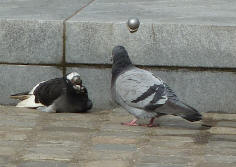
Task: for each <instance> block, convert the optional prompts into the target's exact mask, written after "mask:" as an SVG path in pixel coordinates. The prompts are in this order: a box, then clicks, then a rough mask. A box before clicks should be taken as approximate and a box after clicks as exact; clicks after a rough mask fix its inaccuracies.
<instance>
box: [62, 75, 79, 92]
mask: <svg viewBox="0 0 236 167" xmlns="http://www.w3.org/2000/svg"><path fill="white" fill-rule="evenodd" d="M65 78H66V81H67V83H68V84H69V85H71V86H72V87H73V89H74V90H76V91H78V92H79V91H81V90H82V89H83V86H82V80H81V78H80V75H79V73H77V72H72V73H69V74H67V75H66V77H65Z"/></svg>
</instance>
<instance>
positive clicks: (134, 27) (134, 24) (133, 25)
mask: <svg viewBox="0 0 236 167" xmlns="http://www.w3.org/2000/svg"><path fill="white" fill-rule="evenodd" d="M139 25H140V22H139V19H138V18H129V20H128V22H127V26H128V29H129V31H130V32H131V33H134V32H136V31H138V28H139Z"/></svg>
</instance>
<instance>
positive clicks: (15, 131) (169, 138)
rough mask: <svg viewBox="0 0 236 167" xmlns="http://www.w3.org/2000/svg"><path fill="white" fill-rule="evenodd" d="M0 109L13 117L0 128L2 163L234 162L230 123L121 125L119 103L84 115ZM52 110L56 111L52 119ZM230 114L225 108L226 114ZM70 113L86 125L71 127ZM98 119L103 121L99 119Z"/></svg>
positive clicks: (163, 166)
mask: <svg viewBox="0 0 236 167" xmlns="http://www.w3.org/2000/svg"><path fill="white" fill-rule="evenodd" d="M0 111H1V112H0V117H1V118H2V120H4V119H6V120H7V119H9V118H11V119H12V118H14V121H12V126H5V127H1V128H0V139H1V140H0V148H1V151H0V166H3V167H5V166H6V167H8V166H26V167H27V166H36V167H37V166H59V167H64V166H71V167H73V166H78V167H80V166H81V167H84V166H104V167H107V166H111V165H112V166H118V167H119V166H122V167H123V166H127V167H130V166H135V167H136V166H137V167H140V166H147V167H154V166H155V167H156V166H157V167H158V166H160V167H172V166H173V167H179V166H184V167H185V166H186V167H189V166H196V167H199V166H201V165H205V166H207V167H208V166H209V167H210V166H211V165H213V166H214V165H215V164H226V165H225V166H226V167H234V166H235V163H236V161H235V156H236V152H235V150H236V149H235V142H236V140H235V136H236V135H234V129H235V128H234V127H218V126H217V127H216V126H214V125H213V127H212V128H210V129H208V130H195V129H187V128H186V127H185V128H184V127H182V126H179V127H176V128H174V127H172V128H170V127H168V126H163V127H157V128H148V127H129V126H121V125H120V124H118V123H117V122H116V121H115V118H117V119H118V120H119V121H120V120H121V119H124V117H125V115H128V113H126V112H124V113H123V110H122V109H120V108H117V109H115V110H114V111H115V112H111V111H100V112H91V113H89V114H87V115H86V117H87V118H84V117H83V116H82V117H79V116H77V117H75V118H72V115H73V114H72V115H70V114H62V115H60V114H50V113H43V112H38V111H35V110H32V109H28V110H24V109H23V108H15V107H6V106H5V107H0ZM26 111H27V112H26ZM24 114H25V116H24ZM211 114H212V115H215V114H214V113H208V116H209V117H212V116H211ZM56 115H60V116H59V117H58V119H55V116H56ZM67 115H68V118H66V117H67ZM218 115H220V114H218ZM222 115H223V116H222V118H223V120H222V121H221V120H220V119H219V120H218V121H217V122H218V124H221V122H223V125H224V123H225V122H228V121H225V120H226V119H225V118H227V116H226V114H222ZM232 115H233V114H228V116H229V117H231V116H232ZM63 117H65V118H64V119H63ZM94 117H97V120H98V121H97V122H95V123H93V124H91V123H90V122H89V121H88V120H93V119H94ZM218 117H220V116H218ZM23 119H25V121H29V120H32V119H34V120H35V121H36V124H35V126H33V127H32V126H31V125H30V124H26V125H25V127H15V126H14V123H15V124H16V125H18V122H20V121H22V120H23ZM75 119H77V121H78V122H80V121H81V122H83V123H85V122H86V121H88V122H87V124H89V126H88V127H89V128H86V127H77V123H76V121H75ZM104 119H105V120H106V121H105V123H102V120H104ZM168 119H169V118H168ZM168 119H167V120H168ZM171 119H172V118H171ZM2 120H1V121H2ZM55 120H56V121H57V122H58V121H59V120H61V121H62V122H63V123H62V124H61V125H60V124H57V125H58V126H56V125H52V124H50V123H51V122H53V121H55ZM1 121H0V122H1ZM66 122H67V123H66ZM231 122H233V121H231ZM70 124H71V127H70V126H69V125H70ZM78 124H80V123H78ZM99 124H101V125H99ZM180 124H181V123H180ZM84 125H85V124H84ZM105 125H106V126H107V128H106V129H104V128H105ZM177 125H178V122H176V126H177ZM216 125H217V124H216ZM93 126H94V127H93ZM110 126H111V127H110ZM186 126H187V125H186ZM217 129H218V131H217ZM219 129H220V130H219ZM216 131H217V133H216ZM215 166H217V165H215Z"/></svg>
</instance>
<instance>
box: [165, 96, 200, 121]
mask: <svg viewBox="0 0 236 167" xmlns="http://www.w3.org/2000/svg"><path fill="white" fill-rule="evenodd" d="M167 106H168V108H167V110H166V111H165V113H166V114H171V115H175V116H180V117H182V118H184V119H186V120H188V121H190V122H194V121H200V120H201V119H202V115H201V114H200V113H199V112H198V111H197V110H196V109H194V108H193V107H191V106H189V105H187V104H185V103H184V102H182V101H179V100H178V101H174V100H168V102H167ZM169 107H170V108H171V109H170V108H169Z"/></svg>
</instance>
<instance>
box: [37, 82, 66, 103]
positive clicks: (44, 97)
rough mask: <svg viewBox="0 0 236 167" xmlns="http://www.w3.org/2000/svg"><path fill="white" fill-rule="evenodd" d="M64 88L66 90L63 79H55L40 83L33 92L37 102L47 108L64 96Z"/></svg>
mask: <svg viewBox="0 0 236 167" xmlns="http://www.w3.org/2000/svg"><path fill="white" fill-rule="evenodd" d="M64 88H66V84H65V81H64V79H63V78H55V79H51V80H48V81H45V82H43V83H40V84H39V85H38V86H37V87H36V89H35V90H34V92H33V94H34V95H35V102H36V103H39V102H40V103H42V104H44V105H46V106H48V105H51V104H52V103H53V101H54V100H55V99H57V98H58V97H59V96H60V95H61V94H62V92H63V89H64Z"/></svg>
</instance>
